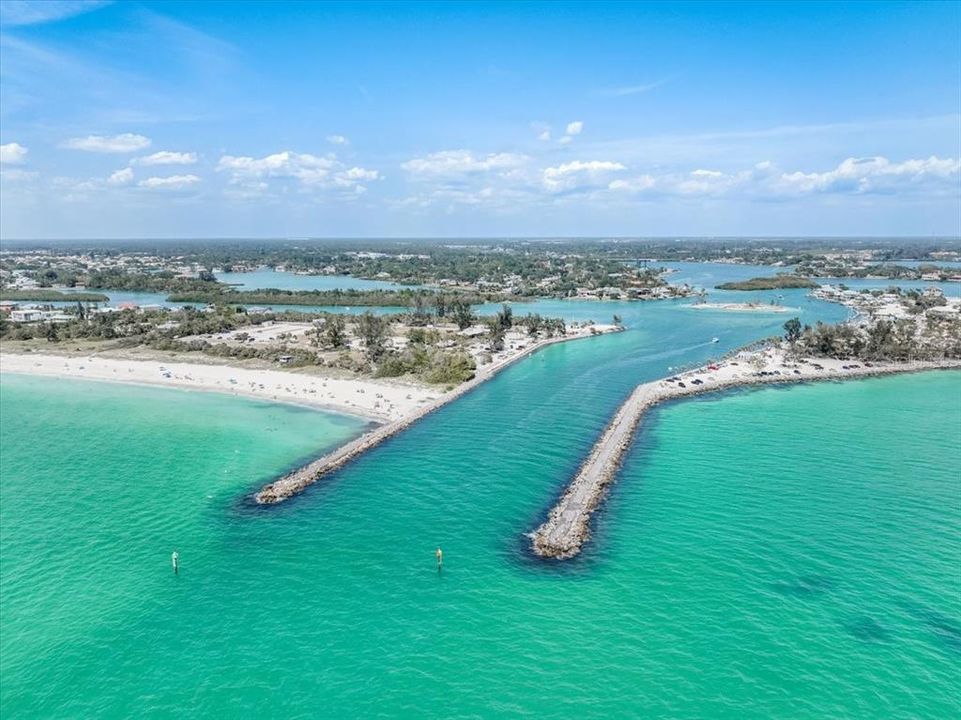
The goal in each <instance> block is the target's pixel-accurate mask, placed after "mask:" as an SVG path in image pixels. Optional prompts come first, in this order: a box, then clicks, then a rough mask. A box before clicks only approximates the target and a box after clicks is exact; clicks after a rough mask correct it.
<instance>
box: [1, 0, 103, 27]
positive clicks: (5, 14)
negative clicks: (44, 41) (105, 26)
mask: <svg viewBox="0 0 961 720" xmlns="http://www.w3.org/2000/svg"><path fill="white" fill-rule="evenodd" d="M107 3H108V0H45V1H44V2H37V0H3V3H0V24H3V25H35V24H38V23H46V22H53V21H55V20H62V19H64V18H68V17H72V16H74V15H79V14H81V13H85V12H90V11H91V10H96V9H98V8H101V7H103V6H104V5H106V4H107Z"/></svg>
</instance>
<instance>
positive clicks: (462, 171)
mask: <svg viewBox="0 0 961 720" xmlns="http://www.w3.org/2000/svg"><path fill="white" fill-rule="evenodd" d="M528 160H529V158H528V157H527V156H526V155H516V154H514V153H492V154H490V155H486V156H483V157H475V156H474V154H473V153H471V151H470V150H443V151H441V152H436V153H431V154H430V155H426V156H425V157H421V158H414V159H412V160H408V161H407V162H405V163H402V164H401V167H402V168H403V169H404V170H406V171H408V172H410V173H412V174H414V175H426V176H453V175H466V174H470V173H479V172H488V171H492V170H510V169H513V168H518V167H521V166H522V165H525V164H526V163H527V161H528Z"/></svg>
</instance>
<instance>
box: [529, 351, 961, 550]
mask: <svg viewBox="0 0 961 720" xmlns="http://www.w3.org/2000/svg"><path fill="white" fill-rule="evenodd" d="M946 368H961V361H958V360H944V361H930V362H921V361H917V362H905V363H878V364H873V365H865V364H863V363H861V362H859V361H854V360H851V361H842V360H834V359H822V358H809V359H805V360H799V361H791V360H788V359H787V358H786V357H785V356H784V354H783V353H782V352H780V351H779V350H777V349H768V350H766V351H762V352H757V353H742V354H739V355H736V356H735V357H734V358H732V359H731V360H729V361H726V362H723V363H718V364H716V365H715V364H712V365H706V366H703V367H700V368H697V369H696V370H690V371H687V372H684V373H683V374H679V375H674V376H671V377H670V378H663V379H661V380H655V381H653V382H649V383H643V384H641V385H638V386H637V387H636V388H635V389H634V391H633V392H632V393H631V394H630V396H629V397H628V398H627V400H626V401H625V402H624V403H623V404H622V405H621V406H620V407H619V408H618V410H617V412H615V413H614V416H613V418H611V421H610V422H609V423H608V425H607V428H606V429H605V430H604V432H603V433H602V434H601V437H600V438H599V439H598V441H597V442H596V443H595V444H594V447H593V448H592V450H591V452H590V454H589V455H588V457H587V459H586V460H585V461H584V463H583V464H582V465H581V467H580V469H579V470H578V472H577V475H575V476H574V479H573V480H571V482H570V484H569V485H568V486H567V489H566V490H565V491H564V493H563V495H561V498H560V500H559V501H558V502H557V504H556V505H554V507H553V508H552V509H551V510H550V512H549V513H548V516H547V520H546V521H545V522H544V523H543V524H542V525H541V526H540V527H538V528H537V529H536V530H534V531H533V532H532V533H530V535H529V537H530V538H531V549H532V550H533V552H534V554H536V555H538V556H540V557H543V558H552V559H556V560H566V559H569V558H572V557H574V556H576V555H577V554H578V553H580V551H581V549H582V547H583V545H584V543H586V542H587V541H588V540H589V539H590V523H591V517H592V515H593V513H594V511H595V510H596V509H597V508H598V506H599V505H600V504H601V502H602V500H603V499H604V496H605V494H606V491H607V488H608V487H609V486H610V484H611V483H612V482H613V481H614V479H615V477H616V475H617V471H618V468H619V467H620V465H621V461H622V460H623V458H624V455H625V453H626V452H627V450H628V448H629V447H630V445H631V442H632V440H633V438H634V434H635V432H636V430H637V428H638V426H639V425H640V422H641V419H642V418H643V416H644V413H645V412H647V410H648V409H649V408H651V407H653V406H654V405H657V404H658V403H661V402H664V401H665V400H673V399H677V398H683V397H687V396H691V395H699V394H704V393H710V392H717V391H719V390H725V389H731V388H736V387H746V386H751V385H765V384H776V383H795V382H811V381H819V380H844V379H849V378H857V377H861V378H863V377H871V376H876V375H889V374H893V373H904V372H918V371H921V370H936V369H946Z"/></svg>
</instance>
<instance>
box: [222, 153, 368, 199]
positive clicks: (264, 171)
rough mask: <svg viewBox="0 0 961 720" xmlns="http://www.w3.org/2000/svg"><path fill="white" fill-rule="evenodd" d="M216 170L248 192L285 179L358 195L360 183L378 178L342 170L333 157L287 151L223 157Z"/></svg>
mask: <svg viewBox="0 0 961 720" xmlns="http://www.w3.org/2000/svg"><path fill="white" fill-rule="evenodd" d="M217 170H218V171H220V172H227V173H229V174H230V180H229V182H230V184H231V185H235V186H242V187H243V188H245V189H246V190H247V191H249V192H263V191H265V190H266V189H267V184H266V183H264V182H263V181H264V180H265V179H278V180H284V179H287V180H296V181H298V182H299V183H300V184H301V186H303V187H305V188H319V189H324V188H341V189H350V190H353V191H354V192H355V193H360V192H364V191H365V190H366V186H365V185H364V184H363V183H365V182H369V181H372V180H378V179H380V173H379V172H378V171H376V170H368V169H366V168H361V167H352V168H345V167H344V165H343V163H341V162H340V161H339V160H338V159H337V158H336V156H334V155H328V156H325V157H319V156H317V155H310V154H307V153H297V152H292V151H290V150H284V151H283V152H279V153H274V154H273V155H266V156H264V157H262V158H253V157H246V156H234V155H224V156H223V157H222V158H220V162H219V163H218V164H217Z"/></svg>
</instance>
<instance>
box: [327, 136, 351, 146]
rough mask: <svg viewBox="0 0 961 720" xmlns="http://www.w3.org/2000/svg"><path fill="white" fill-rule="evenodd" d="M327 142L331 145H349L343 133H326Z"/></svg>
mask: <svg viewBox="0 0 961 720" xmlns="http://www.w3.org/2000/svg"><path fill="white" fill-rule="evenodd" d="M327 142H329V143H330V144H332V145H350V140H348V139H347V138H346V137H344V136H343V135H328V136H327Z"/></svg>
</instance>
